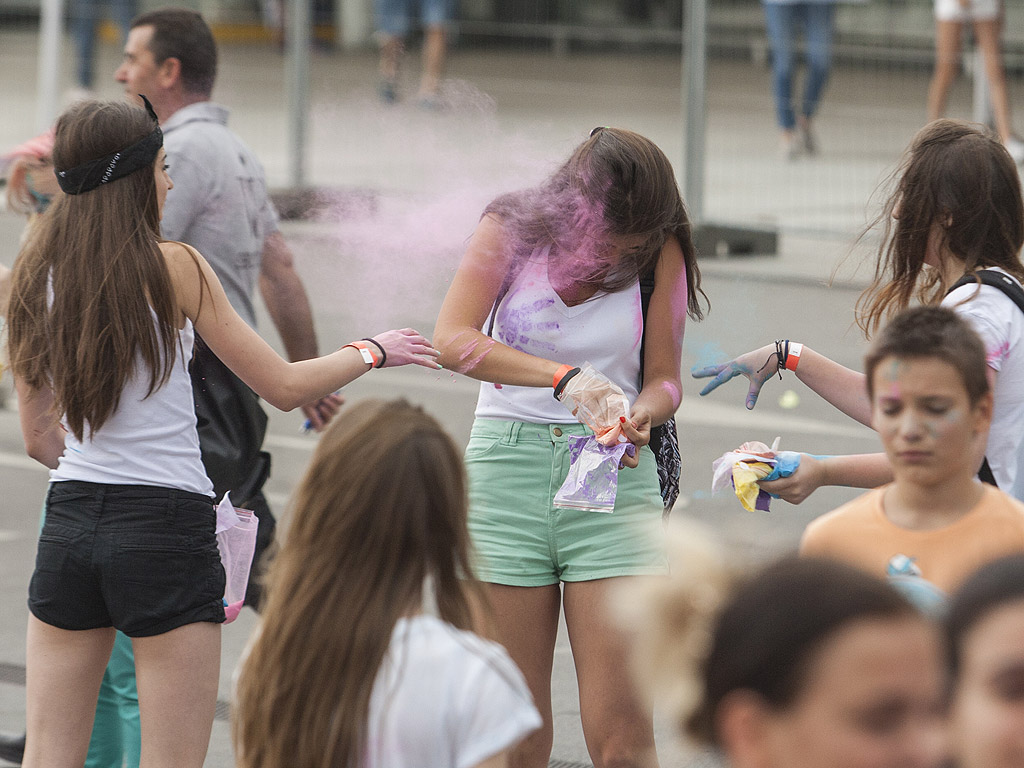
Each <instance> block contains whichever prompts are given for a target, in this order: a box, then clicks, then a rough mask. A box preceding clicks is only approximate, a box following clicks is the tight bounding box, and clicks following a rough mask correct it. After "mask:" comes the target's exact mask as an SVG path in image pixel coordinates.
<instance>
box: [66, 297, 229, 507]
mask: <svg viewBox="0 0 1024 768" xmlns="http://www.w3.org/2000/svg"><path fill="white" fill-rule="evenodd" d="M155 318H156V315H155V314H154V321H155ZM194 338H195V333H194V331H193V329H192V321H191V320H188V319H186V320H185V327H184V328H182V329H181V330H180V331H178V342H179V343H178V344H177V345H175V361H174V365H173V366H172V367H171V376H170V378H169V379H168V380H167V381H166V382H164V384H163V386H161V387H160V388H159V389H157V390H156V391H155V392H154V393H153V394H151V395H150V396H149V397H146V390H147V389H148V388H149V375H148V371H147V370H146V369H145V364H144V363H143V362H142V360H141V359H140V360H139V363H138V365H137V369H138V370H137V372H136V373H135V375H133V376H132V377H130V378H129V379H128V382H127V383H126V384H125V388H124V390H123V391H122V392H121V401H120V403H119V404H118V407H117V410H116V411H114V413H113V414H112V415H111V417H110V418H109V419H108V420H107V422H106V423H105V424H104V425H103V426H102V427H101V428H100V429H99V430H98V431H97V432H96V433H95V434H92V433H90V432H89V430H88V429H86V432H85V436H84V437H85V440H84V441H83V442H79V441H78V440H77V439H76V438H75V436H74V435H72V434H71V433H70V432H68V433H67V434H66V435H65V437H64V453H63V455H62V456H61V457H60V463H59V464H58V465H57V468H56V469H53V470H50V480H51V481H54V482H58V481H61V480H82V481H85V482H89V483H108V484H111V485H156V486H163V487H166V488H178V489H181V490H184V491H192V492H193V493H202V494H205V495H207V496H212V495H213V483H211V482H210V479H209V478H208V477H207V476H206V470H205V469H203V462H202V458H201V454H200V452H199V435H198V434H197V433H196V409H195V403H194V402H193V400H192V380H191V378H190V377H189V373H188V361H189V360H191V359H192V342H193V340H194Z"/></svg>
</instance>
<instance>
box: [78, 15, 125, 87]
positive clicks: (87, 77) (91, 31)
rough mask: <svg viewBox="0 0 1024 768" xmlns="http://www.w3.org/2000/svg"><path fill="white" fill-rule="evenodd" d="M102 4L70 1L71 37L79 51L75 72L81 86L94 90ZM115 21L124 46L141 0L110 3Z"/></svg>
mask: <svg viewBox="0 0 1024 768" xmlns="http://www.w3.org/2000/svg"><path fill="white" fill-rule="evenodd" d="M100 2H101V0H71V34H72V35H73V36H74V38H75V48H76V49H77V50H78V66H77V67H76V69H75V72H76V74H77V76H78V85H79V86H80V87H82V88H92V82H93V66H92V64H93V56H94V53H95V47H96V45H95V44H96V24H97V23H98V22H99V20H100ZM110 5H111V11H112V12H113V15H114V21H115V22H116V23H117V26H118V27H119V28H120V29H121V42H122V43H123V42H124V41H125V38H127V37H128V30H129V28H130V27H131V25H132V19H133V18H135V14H137V13H138V6H139V4H138V0H111V3H110Z"/></svg>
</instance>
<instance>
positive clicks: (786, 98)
mask: <svg viewBox="0 0 1024 768" xmlns="http://www.w3.org/2000/svg"><path fill="white" fill-rule="evenodd" d="M834 18H835V5H834V4H832V3H830V2H795V3H787V2H765V3H764V19H765V27H766V29H767V31H768V42H769V45H770V46H771V51H772V90H773V91H774V93H775V112H776V116H777V119H778V121H779V126H780V127H781V128H784V129H785V130H789V131H791V130H793V128H794V127H795V126H796V114H795V110H794V109H793V97H792V91H793V68H794V59H795V56H794V50H793V48H794V43H795V41H796V33H797V27H803V30H804V41H805V44H806V49H807V83H806V85H805V86H804V103H803V106H802V108H801V110H800V114H801V115H802V116H804V117H813V116H814V113H815V111H816V110H817V108H818V101H819V99H820V98H821V92H822V91H823V90H824V88H825V83H826V82H827V81H828V73H829V68H830V66H831V59H832V28H833V20H834Z"/></svg>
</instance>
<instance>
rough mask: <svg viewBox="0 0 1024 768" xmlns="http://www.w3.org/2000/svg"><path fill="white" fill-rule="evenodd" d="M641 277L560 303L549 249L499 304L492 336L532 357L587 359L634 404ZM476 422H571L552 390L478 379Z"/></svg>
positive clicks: (567, 360)
mask: <svg viewBox="0 0 1024 768" xmlns="http://www.w3.org/2000/svg"><path fill="white" fill-rule="evenodd" d="M643 331H644V323H643V312H642V308H641V305H640V281H639V280H637V281H636V282H635V283H633V284H632V285H631V286H629V287H628V288H625V289H624V290H621V291H616V292H615V293H603V292H599V293H597V294H595V295H594V296H593V297H592V298H590V299H588V300H587V301H584V302H583V303H582V304H577V305H575V306H572V307H569V306H566V304H565V302H564V301H562V299H561V297H559V295H558V293H556V292H555V289H554V288H552V287H551V282H550V281H549V280H548V249H544V250H542V251H539V252H537V253H535V254H534V256H533V257H531V258H530V259H529V261H528V262H527V263H526V265H525V266H524V267H523V269H522V271H521V272H520V273H519V275H518V277H516V279H515V280H514V281H513V283H512V285H511V286H510V288H509V291H508V294H507V295H506V296H505V298H504V299H503V300H502V302H501V305H500V306H499V307H498V314H497V317H496V318H495V320H494V330H493V333H492V336H493V337H494V339H495V340H497V341H499V342H501V343H502V344H507V345H508V346H510V347H512V348H513V349H518V350H520V351H522V352H526V353H527V354H530V355H536V356H537V357H543V358H545V359H546V360H554V361H556V362H560V363H567V364H569V365H583V363H585V362H589V363H590V364H591V365H593V366H594V367H595V368H596V369H597V370H599V371H600V372H601V373H603V374H604V375H605V376H607V377H608V378H609V379H611V380H612V381H614V382H615V383H616V384H618V385H619V386H620V387H622V391H623V392H625V393H626V398H627V399H628V400H629V402H630V403H631V404H632V402H633V401H634V400H636V396H637V394H638V393H639V389H638V383H639V381H638V380H639V376H640V341H641V339H642V337H643ZM476 416H477V418H478V419H500V420H503V421H528V422H532V423H535V424H574V423H576V419H575V417H573V415H572V414H571V413H570V412H569V410H568V409H567V408H566V407H565V406H564V405H562V404H561V403H560V402H558V401H557V400H555V398H554V397H552V391H551V387H514V386H510V385H502V386H501V387H500V388H498V387H496V386H495V385H494V384H491V383H490V382H486V381H485V382H481V384H480V397H479V399H478V400H477V405H476Z"/></svg>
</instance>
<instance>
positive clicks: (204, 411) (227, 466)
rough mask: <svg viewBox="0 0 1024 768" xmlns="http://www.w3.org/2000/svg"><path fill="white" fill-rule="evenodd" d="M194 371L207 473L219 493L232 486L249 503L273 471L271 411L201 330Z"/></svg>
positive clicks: (234, 497)
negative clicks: (266, 443)
mask: <svg viewBox="0 0 1024 768" xmlns="http://www.w3.org/2000/svg"><path fill="white" fill-rule="evenodd" d="M190 371H191V374H192V396H193V398H194V399H195V406H196V429H197V431H198V432H199V447H200V450H201V451H202V454H203V465H204V466H205V467H206V474H207V475H208V476H209V478H210V480H211V481H213V487H214V493H215V494H216V496H217V498H218V499H220V498H221V497H222V496H223V495H224V492H225V491H230V492H231V501H232V503H234V504H235V505H236V506H240V507H244V506H245V503H246V502H247V501H248V500H249V499H251V498H252V497H253V496H255V495H256V494H257V493H258V492H259V491H260V489H261V488H262V487H263V484H264V483H265V482H266V481H267V478H268V477H269V476H270V454H268V453H267V452H266V451H263V450H262V447H263V438H264V436H265V435H266V432H267V414H266V413H264V411H263V408H262V407H261V406H260V402H259V398H258V397H257V396H256V393H255V392H253V391H252V390H251V389H249V387H248V386H246V384H245V382H243V381H242V380H241V379H239V378H238V377H237V376H235V374H233V373H232V372H231V370H230V369H229V368H228V367H227V366H226V365H224V363H222V362H221V361H220V359H219V358H218V357H217V356H216V355H215V354H213V352H212V351H210V348H209V347H207V346H206V344H205V343H203V341H202V339H200V338H199V337H198V336H197V337H196V343H195V350H194V353H193V355H192V363H191V367H190Z"/></svg>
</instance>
